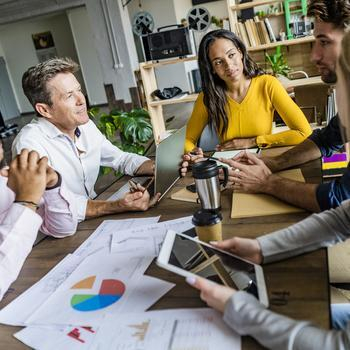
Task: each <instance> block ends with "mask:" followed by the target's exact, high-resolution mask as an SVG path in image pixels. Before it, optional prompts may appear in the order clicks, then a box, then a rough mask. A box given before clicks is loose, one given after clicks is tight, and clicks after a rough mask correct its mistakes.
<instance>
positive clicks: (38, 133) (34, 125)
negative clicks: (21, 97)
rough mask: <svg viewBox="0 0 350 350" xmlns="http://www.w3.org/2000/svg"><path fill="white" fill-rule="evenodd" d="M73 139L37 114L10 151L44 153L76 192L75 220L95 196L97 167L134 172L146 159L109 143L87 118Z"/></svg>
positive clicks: (81, 217)
mask: <svg viewBox="0 0 350 350" xmlns="http://www.w3.org/2000/svg"><path fill="white" fill-rule="evenodd" d="M77 131H78V132H77V133H76V134H80V135H79V136H76V137H75V140H74V141H73V140H72V139H71V138H70V137H68V136H67V135H66V134H64V133H62V132H61V131H60V130H59V129H58V128H56V126H55V125H53V124H52V123H50V122H49V121H48V120H47V119H45V118H43V117H39V118H38V120H32V121H31V123H29V124H27V125H26V126H25V127H23V128H22V130H21V131H20V133H19V134H18V135H17V137H16V139H15V140H14V142H13V145H12V154H13V155H16V154H19V153H20V152H21V150H22V149H23V148H27V149H29V150H35V151H37V152H38V153H39V154H40V156H41V157H42V156H46V157H48V159H49V164H50V165H51V166H52V167H53V168H54V169H55V170H56V171H58V172H59V173H60V174H61V176H62V178H63V179H64V180H65V183H66V185H67V187H68V188H69V190H71V191H72V192H73V193H75V194H76V200H77V205H78V220H79V221H81V220H84V219H85V212H86V205H87V200H88V199H89V198H95V196H96V193H95V191H94V186H95V183H96V180H97V176H98V173H99V169H100V166H107V167H111V168H114V169H115V170H117V171H120V172H122V173H124V174H128V175H133V174H134V172H135V171H136V170H137V169H138V168H139V166H140V165H141V164H142V163H144V162H145V161H146V160H148V158H146V157H142V156H139V155H136V154H133V153H126V152H123V151H121V150H120V149H119V148H118V147H116V146H114V145H113V144H112V143H111V142H109V141H108V140H107V139H106V137H105V136H104V135H103V134H102V133H101V132H100V131H99V130H98V128H97V127H96V125H95V124H94V123H93V122H92V121H91V120H90V121H89V122H88V123H86V124H84V125H81V126H79V129H77Z"/></svg>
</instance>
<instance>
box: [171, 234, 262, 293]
mask: <svg viewBox="0 0 350 350" xmlns="http://www.w3.org/2000/svg"><path fill="white" fill-rule="evenodd" d="M168 264H170V265H173V266H176V267H178V268H181V269H183V270H186V271H188V272H192V273H194V274H196V275H199V276H201V277H204V278H206V279H209V280H212V281H214V282H217V283H220V284H223V285H227V286H230V287H233V288H235V289H239V290H245V291H247V292H248V293H251V294H253V295H254V296H256V297H257V298H258V290H257V282H256V274H255V266H254V264H251V263H249V262H246V261H243V260H241V259H239V258H235V257H234V256H232V255H229V254H226V253H224V252H221V251H219V250H217V249H215V248H212V247H208V246H207V245H203V244H201V242H199V241H193V240H191V239H189V238H186V237H184V236H179V235H176V236H175V239H174V241H173V246H172V248H171V253H170V256H169V261H168Z"/></svg>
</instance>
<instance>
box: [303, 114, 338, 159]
mask: <svg viewBox="0 0 350 350" xmlns="http://www.w3.org/2000/svg"><path fill="white" fill-rule="evenodd" d="M309 139H310V140H311V141H312V142H314V143H315V144H316V145H317V147H318V148H319V149H320V151H321V154H322V156H323V157H330V156H331V155H332V154H333V152H336V151H339V150H340V149H341V148H342V147H343V145H344V141H343V139H342V136H341V132H340V121H339V116H338V114H337V115H335V116H334V117H333V118H332V119H331V120H330V122H329V124H328V125H327V126H326V127H324V128H322V129H317V130H314V132H313V133H312V134H311V135H310V136H309Z"/></svg>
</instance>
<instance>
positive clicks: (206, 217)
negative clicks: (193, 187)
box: [192, 210, 222, 226]
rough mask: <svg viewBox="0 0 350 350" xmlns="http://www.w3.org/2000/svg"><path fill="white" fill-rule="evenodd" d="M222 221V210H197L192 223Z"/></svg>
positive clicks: (198, 224) (200, 223) (203, 223)
mask: <svg viewBox="0 0 350 350" xmlns="http://www.w3.org/2000/svg"><path fill="white" fill-rule="evenodd" d="M220 221H222V215H221V213H220V212H216V211H209V210H197V211H196V212H195V213H194V214H193V217H192V224H193V225H195V226H209V225H215V224H218V223H219V222H220Z"/></svg>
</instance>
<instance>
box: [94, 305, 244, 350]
mask: <svg viewBox="0 0 350 350" xmlns="http://www.w3.org/2000/svg"><path fill="white" fill-rule="evenodd" d="M91 349H94V350H96V349H115V350H122V349H137V350H166V349H168V350H172V349H174V350H175V349H198V350H200V349H205V350H211V349H212V350H217V349H220V350H238V349H241V337H240V336H239V335H237V334H236V333H235V332H233V331H232V330H231V329H229V328H228V327H227V326H226V325H225V323H224V322H223V320H222V316H221V315H220V314H219V313H217V312H216V311H214V310H211V309H180V310H179V309H173V310H161V311H150V312H146V313H138V314H124V315H123V316H122V317H121V316H118V317H117V318H116V317H115V316H108V317H106V318H105V320H104V322H103V324H102V325H101V326H100V328H99V330H98V332H97V334H96V336H95V338H94V340H93V345H92V346H91V347H90V350H91Z"/></svg>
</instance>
